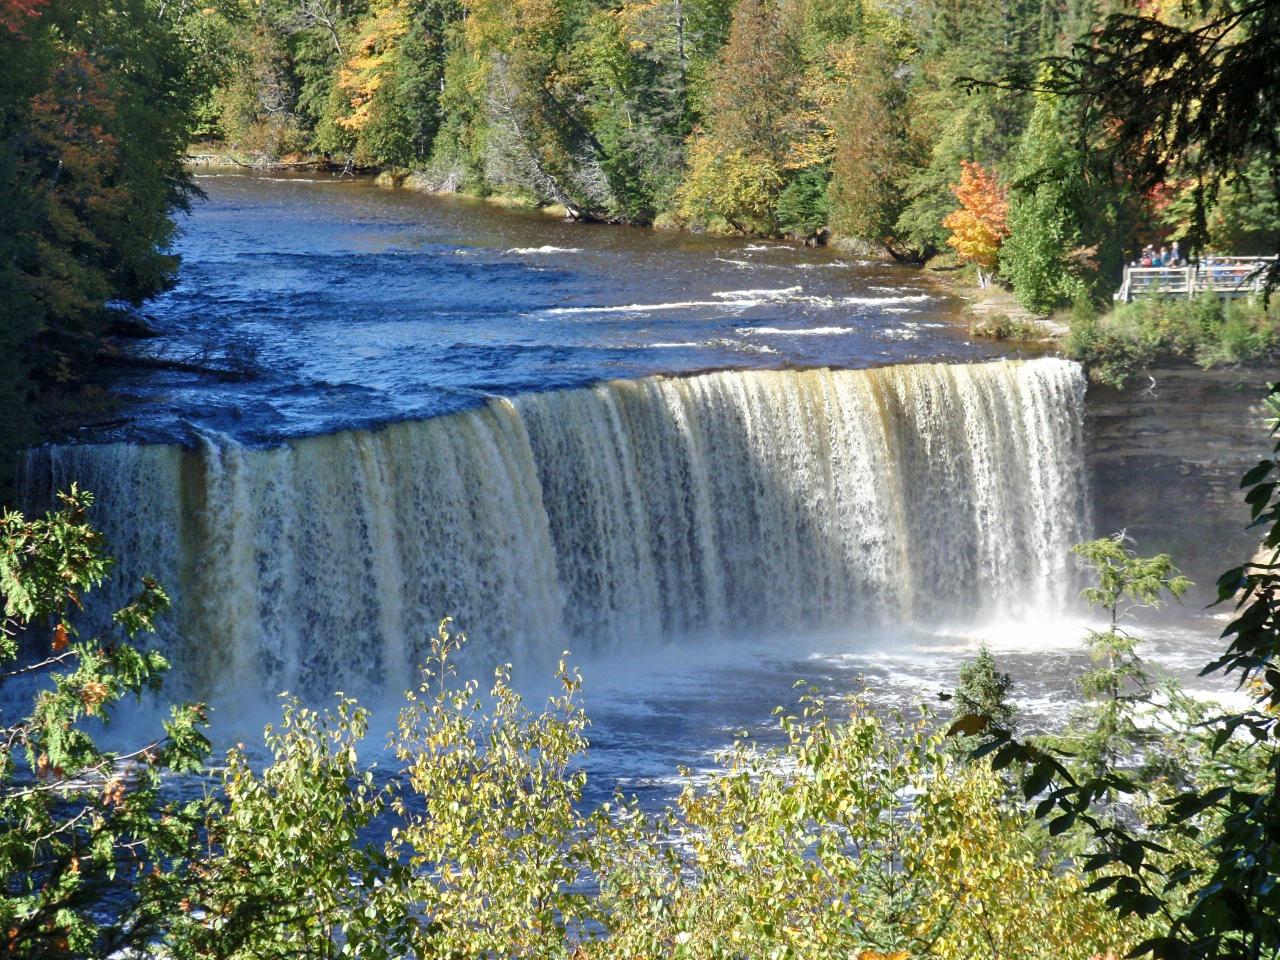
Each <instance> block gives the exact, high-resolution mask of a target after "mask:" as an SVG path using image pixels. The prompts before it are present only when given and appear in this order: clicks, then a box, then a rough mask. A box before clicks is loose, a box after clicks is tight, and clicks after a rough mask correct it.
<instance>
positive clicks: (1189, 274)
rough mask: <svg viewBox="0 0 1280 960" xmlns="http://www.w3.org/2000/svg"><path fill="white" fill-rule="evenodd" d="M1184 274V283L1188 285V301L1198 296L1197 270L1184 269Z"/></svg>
mask: <svg viewBox="0 0 1280 960" xmlns="http://www.w3.org/2000/svg"><path fill="white" fill-rule="evenodd" d="M1183 273H1184V275H1185V276H1186V280H1185V281H1184V282H1185V283H1186V285H1187V299H1188V300H1190V299H1191V298H1192V297H1194V296H1195V295H1196V268H1195V267H1184V268H1183Z"/></svg>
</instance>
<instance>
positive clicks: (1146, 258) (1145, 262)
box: [1138, 245, 1155, 267]
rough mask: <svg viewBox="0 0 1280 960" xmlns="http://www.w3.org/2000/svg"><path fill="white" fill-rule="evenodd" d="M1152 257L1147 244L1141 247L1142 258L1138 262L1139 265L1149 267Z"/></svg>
mask: <svg viewBox="0 0 1280 960" xmlns="http://www.w3.org/2000/svg"><path fill="white" fill-rule="evenodd" d="M1154 259H1155V258H1154V255H1153V253H1152V250H1151V247H1150V245H1148V246H1145V247H1143V248H1142V259H1141V260H1139V261H1138V263H1139V265H1140V266H1144V267H1149V266H1151V264H1152V261H1153V260H1154Z"/></svg>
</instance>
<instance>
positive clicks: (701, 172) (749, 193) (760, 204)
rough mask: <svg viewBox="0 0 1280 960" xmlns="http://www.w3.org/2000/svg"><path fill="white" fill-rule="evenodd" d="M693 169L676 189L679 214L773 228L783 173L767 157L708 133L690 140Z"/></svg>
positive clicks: (764, 229) (737, 225)
mask: <svg viewBox="0 0 1280 960" xmlns="http://www.w3.org/2000/svg"><path fill="white" fill-rule="evenodd" d="M688 163H689V172H688V174H687V175H686V176H685V180H684V183H683V184H682V185H681V187H680V191H679V193H678V194H677V203H678V209H679V211H680V214H681V216H683V217H686V218H687V219H689V220H693V221H705V220H706V219H708V218H710V217H723V218H724V219H725V220H727V221H728V222H729V223H730V224H731V225H733V226H734V227H735V228H736V229H739V230H758V231H762V232H770V230H771V229H772V221H773V203H774V200H775V199H776V198H777V195H778V190H779V189H781V186H782V175H781V173H780V171H779V170H778V168H777V166H776V165H775V164H774V163H773V162H772V161H771V160H769V158H767V157H764V156H761V155H759V154H753V153H748V152H747V151H746V150H743V149H741V148H726V147H724V146H723V145H722V144H721V143H719V141H718V139H717V138H716V137H715V136H713V135H711V134H708V133H705V132H698V133H695V134H694V135H693V137H692V139H691V140H690V141H689V156H688Z"/></svg>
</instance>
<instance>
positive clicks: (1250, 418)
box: [1085, 366, 1280, 609]
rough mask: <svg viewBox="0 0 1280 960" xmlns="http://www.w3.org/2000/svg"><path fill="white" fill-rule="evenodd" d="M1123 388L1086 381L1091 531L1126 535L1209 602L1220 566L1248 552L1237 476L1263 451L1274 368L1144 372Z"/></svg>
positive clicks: (1251, 534)
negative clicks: (1169, 562) (1174, 568)
mask: <svg viewBox="0 0 1280 960" xmlns="http://www.w3.org/2000/svg"><path fill="white" fill-rule="evenodd" d="M1150 374H1151V376H1150V378H1148V379H1144V380H1140V381H1135V382H1134V383H1133V384H1132V385H1130V386H1129V387H1127V388H1126V389H1124V390H1114V389H1111V388H1109V387H1103V386H1099V385H1097V384H1091V385H1090V387H1089V392H1088V396H1087V399H1086V402H1085V419H1086V429H1085V438H1086V440H1085V443H1086V457H1087V463H1088V469H1089V473H1090V478H1089V479H1090V484H1091V491H1092V500H1093V527H1094V530H1095V531H1096V532H1097V533H1098V534H1099V535H1102V534H1106V533H1113V532H1115V531H1116V530H1121V529H1126V530H1127V531H1128V532H1129V534H1130V536H1132V537H1133V538H1134V539H1135V541H1136V549H1137V550H1138V551H1139V552H1141V553H1143V554H1150V553H1159V552H1167V553H1170V554H1172V555H1173V557H1174V560H1175V562H1176V563H1177V564H1178V565H1179V566H1180V567H1181V568H1182V569H1183V571H1184V572H1185V573H1186V574H1187V575H1188V576H1190V577H1191V578H1192V579H1193V580H1194V581H1195V582H1196V591H1195V592H1194V594H1193V595H1192V596H1191V597H1190V598H1188V599H1187V600H1186V601H1185V604H1184V605H1185V606H1186V607H1188V608H1190V609H1196V608H1198V607H1200V606H1203V605H1204V604H1205V603H1208V602H1209V601H1210V600H1212V599H1213V596H1214V583H1215V581H1216V580H1217V578H1218V576H1219V574H1221V573H1222V572H1223V571H1224V570H1226V569H1228V568H1230V567H1232V566H1235V565H1237V564H1239V563H1240V562H1241V561H1242V560H1244V559H1245V558H1246V557H1249V556H1251V555H1252V554H1253V552H1254V550H1255V549H1256V547H1257V540H1258V537H1257V534H1256V532H1255V531H1249V530H1247V529H1246V527H1247V525H1248V522H1249V514H1248V508H1247V507H1246V506H1245V504H1244V501H1243V499H1242V495H1241V491H1240V477H1241V475H1242V474H1243V473H1244V471H1245V470H1247V469H1248V468H1249V467H1251V466H1253V464H1254V463H1256V462H1257V461H1258V460H1259V459H1260V458H1262V457H1263V456H1264V455H1266V453H1267V452H1268V451H1269V450H1270V449H1271V443H1270V442H1269V440H1268V435H1267V428H1266V424H1265V419H1266V418H1265V410H1264V407H1263V403H1262V399H1263V397H1264V396H1265V394H1266V390H1267V383H1268V381H1270V380H1274V379H1277V377H1278V376H1280V373H1278V372H1277V371H1274V370H1210V371H1205V370H1200V369H1197V368H1195V367H1191V366H1177V367H1172V366H1171V367H1165V368H1159V369H1153V370H1152V371H1150Z"/></svg>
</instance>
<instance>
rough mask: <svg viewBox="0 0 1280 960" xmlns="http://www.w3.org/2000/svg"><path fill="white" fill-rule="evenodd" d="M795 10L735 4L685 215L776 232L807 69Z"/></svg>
mask: <svg viewBox="0 0 1280 960" xmlns="http://www.w3.org/2000/svg"><path fill="white" fill-rule="evenodd" d="M790 13H791V11H790V10H789V8H788V7H786V6H783V5H780V4H778V3H777V2H775V0H741V2H740V3H739V4H738V5H737V7H735V8H734V12H733V23H732V26H731V27H730V29H729V39H728V42H727V43H726V44H725V47H724V49H723V50H722V51H721V52H720V58H719V60H718V62H717V63H716V66H715V67H714V68H713V70H712V72H711V74H710V77H709V79H710V83H711V86H710V95H709V99H708V104H707V116H706V121H705V125H704V128H703V129H702V130H700V131H697V132H695V133H694V135H693V139H692V141H691V143H690V146H689V173H688V176H687V179H686V182H685V185H684V187H683V188H682V190H681V205H682V207H683V209H684V211H685V213H686V215H688V216H690V217H693V218H706V217H714V216H719V217H722V218H724V219H725V220H727V221H728V222H729V223H730V224H732V225H733V226H734V227H736V228H737V229H740V230H745V231H753V232H758V233H766V234H774V233H777V232H778V230H779V223H778V217H777V211H776V209H775V204H776V202H777V198H778V195H779V194H780V193H781V192H782V189H783V188H784V186H785V185H786V182H787V176H786V165H787V162H788V159H789V156H790V153H791V148H792V143H793V140H794V134H795V132H796V131H795V129H794V126H793V123H792V120H793V111H794V109H795V105H796V103H797V102H798V101H799V99H800V90H801V79H802V75H803V72H802V70H801V66H800V47H799V44H798V37H797V36H796V30H795V27H796V24H795V22H794V20H793V19H792V18H791V16H790ZM748 171H749V172H748ZM726 173H730V174H731V179H729V180H728V181H726V179H725V174H726Z"/></svg>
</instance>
